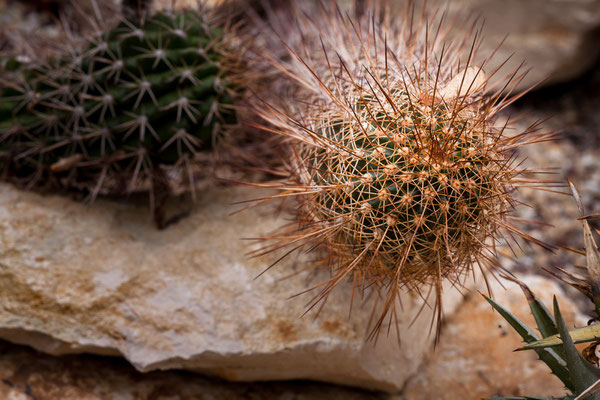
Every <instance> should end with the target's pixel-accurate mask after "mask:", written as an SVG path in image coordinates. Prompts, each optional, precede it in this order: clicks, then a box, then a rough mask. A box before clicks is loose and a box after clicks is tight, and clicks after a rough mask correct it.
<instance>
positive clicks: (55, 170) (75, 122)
mask: <svg viewBox="0 0 600 400" xmlns="http://www.w3.org/2000/svg"><path fill="white" fill-rule="evenodd" d="M233 58H234V57H233V55H232V54H231V53H230V52H228V49H227V46H226V45H225V38H224V33H223V32H222V31H221V30H219V29H215V28H211V27H210V24H209V23H208V22H207V21H206V20H204V19H203V16H202V15H201V14H200V13H198V12H195V11H181V12H174V13H171V12H160V13H157V14H155V15H154V16H152V17H150V18H148V19H147V20H145V21H144V22H143V23H141V24H137V25H136V24H132V23H131V22H129V21H123V22H121V23H120V24H119V25H118V26H116V27H115V28H113V29H111V30H110V31H108V32H106V33H103V34H100V35H98V36H96V37H95V38H93V39H92V40H91V41H90V43H89V44H88V45H87V46H86V47H85V49H84V50H83V51H77V50H73V51H72V52H71V53H69V54H66V55H65V56H64V57H63V58H61V59H60V60H53V61H52V62H51V63H50V65H43V66H40V65H33V64H19V63H18V62H16V61H14V60H11V61H9V62H8V63H7V64H8V65H7V66H6V68H5V69H6V70H12V72H10V73H5V74H4V75H5V76H4V80H3V82H2V85H1V87H0V98H1V102H0V166H1V167H2V169H3V170H4V172H5V174H6V175H7V176H12V177H16V178H17V180H21V181H26V182H29V183H35V182H38V181H41V182H47V181H49V180H50V181H52V182H53V183H55V184H57V185H59V186H62V187H79V188H85V189H87V190H89V191H90V192H91V193H92V195H96V194H98V193H107V194H121V193H127V192H131V191H134V190H138V189H140V188H142V189H146V190H147V189H148V187H149V186H152V180H153V179H155V178H156V177H157V174H156V171H157V169H165V170H167V171H184V172H183V173H181V172H179V175H181V180H182V181H184V183H183V185H184V186H190V187H192V186H193V177H192V175H193V174H192V173H186V171H185V169H186V168H188V167H189V164H191V163H192V162H193V160H194V158H195V157H196V155H197V154H198V152H200V151H202V150H206V149H208V148H210V147H211V144H212V142H213V141H214V140H215V133H216V131H218V129H219V126H222V125H223V124H227V123H232V122H234V120H235V116H234V114H233V111H232V109H231V107H229V106H228V105H230V104H231V96H232V95H234V94H235V90H234V89H232V88H231V87H230V85H229V83H228V72H229V70H228V69H229V68H234V62H233V61H232V60H233ZM159 175H161V176H164V174H163V173H161V174H159Z"/></svg>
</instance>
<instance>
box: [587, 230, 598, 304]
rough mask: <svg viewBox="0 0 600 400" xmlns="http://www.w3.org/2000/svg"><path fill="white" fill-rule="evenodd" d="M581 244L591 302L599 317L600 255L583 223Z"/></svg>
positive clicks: (589, 231)
mask: <svg viewBox="0 0 600 400" xmlns="http://www.w3.org/2000/svg"><path fill="white" fill-rule="evenodd" d="M583 242H584V244H585V254H586V259H587V270H588V273H589V275H590V285H591V287H592V297H593V298H592V301H593V302H594V306H595V307H596V314H597V315H600V253H599V252H598V246H596V242H595V240H594V237H593V236H592V231H591V230H590V225H589V224H588V222H587V221H585V220H584V221H583Z"/></svg>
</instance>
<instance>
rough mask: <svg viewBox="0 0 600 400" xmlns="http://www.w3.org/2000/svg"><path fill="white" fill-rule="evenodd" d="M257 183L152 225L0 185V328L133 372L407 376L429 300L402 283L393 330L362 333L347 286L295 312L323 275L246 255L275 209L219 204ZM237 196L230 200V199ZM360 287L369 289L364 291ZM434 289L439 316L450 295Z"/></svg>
mask: <svg viewBox="0 0 600 400" xmlns="http://www.w3.org/2000/svg"><path fill="white" fill-rule="evenodd" d="M263 195H265V193H264V192H258V191H257V190H255V189H249V188H228V189H214V190H212V191H209V192H206V193H202V194H201V196H200V198H199V199H198V201H197V202H196V204H195V206H194V209H193V211H192V213H191V215H190V216H188V217H186V218H185V219H183V220H182V221H181V222H179V223H177V224H175V225H172V226H170V227H169V228H168V229H166V230H164V231H158V230H156V229H155V228H154V227H153V225H152V223H151V218H150V216H149V212H148V209H147V206H145V205H139V204H138V205H136V204H135V202H133V201H129V202H121V203H117V202H110V201H102V200H101V201H97V202H96V203H94V204H92V205H84V204H81V203H77V202H74V201H71V200H69V199H68V198H65V197H61V196H41V195H39V194H35V193H30V192H24V191H19V190H17V189H15V188H13V187H12V186H10V185H6V184H1V185H0V338H4V339H6V340H9V341H12V342H15V343H19V344H27V345H30V346H32V347H34V348H35V349H37V350H40V351H43V352H46V353H49V354H54V355H58V354H68V353H82V352H88V353H95V354H105V355H122V356H123V357H125V358H126V359H127V360H129V361H130V362H131V363H132V364H133V365H134V366H135V367H136V368H137V369H138V370H140V371H152V370H157V369H173V368H177V369H187V370H193V371H198V372H202V373H206V374H210V375H216V376H219V377H222V378H225V379H229V380H234V381H254V380H282V379H313V380H319V381H327V382H334V383H341V384H347V385H353V386H360V387H365V388H370V389H379V390H385V391H397V390H399V389H400V388H401V387H402V385H403V384H404V382H405V381H406V380H407V378H408V377H409V376H411V375H412V374H414V373H415V372H416V371H417V369H418V367H419V365H420V363H421V361H422V359H423V357H424V355H425V353H426V352H427V350H428V349H429V347H430V345H431V342H432V340H433V337H432V336H431V335H428V332H429V323H430V319H431V316H432V310H431V309H430V308H427V307H425V308H424V309H423V312H422V315H421V316H420V318H418V319H417V320H416V322H415V323H414V324H413V325H412V326H410V323H411V321H412V320H413V317H414V316H415V314H416V312H417V311H418V310H419V309H420V308H421V305H422V302H423V301H422V299H420V298H419V297H418V296H416V295H411V294H408V293H406V294H403V295H402V303H403V307H404V311H402V312H400V313H399V314H398V317H399V320H400V321H401V323H400V326H399V329H400V335H401V337H402V342H403V345H402V346H401V347H400V348H399V347H398V344H397V341H396V336H395V334H391V335H390V336H389V337H385V336H383V337H382V338H380V340H379V342H378V343H377V345H376V346H374V345H373V344H372V343H365V341H364V337H365V331H366V328H367V325H368V320H369V317H370V314H371V305H370V304H368V302H365V301H363V303H362V304H361V302H360V301H357V302H356V303H355V304H354V307H353V311H352V315H351V316H350V317H348V311H349V299H350V296H351V285H350V283H348V284H347V285H342V286H341V287H339V288H337V290H335V291H334V293H333V295H332V296H330V298H329V301H328V302H327V304H326V306H325V307H324V308H323V310H322V311H321V314H320V315H319V317H318V318H317V319H315V318H314V314H312V315H311V314H309V315H307V316H305V317H303V318H300V316H301V315H302V313H303V312H304V310H305V304H306V302H307V301H308V300H309V299H310V297H312V296H311V295H310V294H309V295H304V296H298V297H295V298H292V299H290V297H291V296H293V295H295V294H297V293H299V292H301V291H303V290H305V289H306V288H307V287H308V286H309V285H312V284H314V283H317V282H320V281H322V280H324V279H326V278H327V276H328V272H327V271H319V273H317V274H316V276H315V277H314V279H312V280H311V279H309V278H308V276H307V275H306V274H297V275H296V276H294V277H291V278H287V279H284V278H285V277H287V276H289V275H290V274H293V273H294V272H295V271H298V270H300V269H301V268H302V267H303V265H304V264H303V262H302V261H301V260H295V259H294V258H288V259H285V260H284V261H282V262H281V263H280V264H278V265H277V266H276V267H275V268H273V269H272V270H271V271H269V272H268V273H266V274H264V275H262V276H261V277H260V278H258V279H255V277H256V276H257V275H259V274H260V272H262V271H263V270H264V269H265V268H266V267H267V266H269V265H270V264H271V263H272V262H273V261H275V260H276V259H277V257H278V256H276V255H272V256H270V257H265V258H260V259H256V258H255V259H250V258H249V257H248V256H247V252H248V251H249V250H250V249H251V248H253V247H252V246H254V245H255V243H254V242H249V241H243V240H241V238H249V237H261V236H265V235H268V234H269V232H271V231H272V230H273V229H275V228H276V227H278V226H279V225H280V224H281V223H283V221H284V219H283V218H284V216H279V217H277V216H274V215H273V214H274V213H273V209H272V208H270V206H267V207H260V208H253V209H250V210H248V211H245V212H242V213H238V214H235V215H230V214H231V212H232V211H233V210H234V209H235V207H232V206H231V204H232V203H234V202H237V201H242V200H248V199H252V198H257V197H261V196H263ZM238 208H239V207H238ZM373 297H374V296H373ZM461 299H462V295H461V294H460V293H459V292H458V291H457V290H456V289H450V288H448V290H446V292H445V298H444V301H445V303H444V304H445V311H446V314H447V315H449V314H451V313H452V311H453V310H454V309H455V308H456V306H457V305H458V304H459V303H460V301H461Z"/></svg>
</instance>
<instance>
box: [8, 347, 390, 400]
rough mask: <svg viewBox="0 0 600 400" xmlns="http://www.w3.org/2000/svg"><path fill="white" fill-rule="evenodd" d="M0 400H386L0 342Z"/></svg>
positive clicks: (323, 387)
mask: <svg viewBox="0 0 600 400" xmlns="http://www.w3.org/2000/svg"><path fill="white" fill-rule="evenodd" d="M0 354H1V355H2V357H0V399H3V400H32V399H36V400H148V399H152V400H237V399H240V400H250V399H251V400H290V399H294V400H386V398H387V396H386V395H385V394H379V393H373V392H367V391H364V390H360V389H353V388H347V387H341V386H336V385H330V384H325V383H316V382H269V383H231V382H225V381H222V380H220V379H215V378H208V377H203V376H198V375H193V374H190V373H186V372H183V371H155V372H149V373H146V374H142V373H140V372H138V371H135V370H134V369H133V368H132V367H131V366H130V365H128V364H127V363H126V362H125V361H123V360H121V359H117V358H109V357H98V356H90V355H70V356H64V357H52V356H48V355H45V354H40V353H38V352H36V351H34V350H31V349H28V348H26V347H23V346H18V345H14V344H10V343H7V342H2V341H0Z"/></svg>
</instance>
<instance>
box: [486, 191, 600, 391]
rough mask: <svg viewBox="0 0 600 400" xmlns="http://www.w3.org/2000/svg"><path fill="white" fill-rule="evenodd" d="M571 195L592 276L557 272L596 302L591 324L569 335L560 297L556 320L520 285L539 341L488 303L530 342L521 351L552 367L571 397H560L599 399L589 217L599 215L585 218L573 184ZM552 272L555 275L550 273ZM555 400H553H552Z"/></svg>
mask: <svg viewBox="0 0 600 400" xmlns="http://www.w3.org/2000/svg"><path fill="white" fill-rule="evenodd" d="M569 185H570V187H571V191H572V193H573V196H574V198H575V201H576V203H577V206H578V208H579V212H580V213H581V217H582V219H583V221H582V222H583V235H584V244H585V252H583V254H585V256H586V259H587V265H586V270H587V276H576V275H574V274H572V273H570V272H567V271H565V270H561V271H562V273H563V275H560V274H556V273H552V274H553V275H555V276H556V277H558V278H559V279H560V280H562V281H563V282H565V283H567V284H569V285H571V286H573V287H575V288H576V289H578V290H580V291H581V292H582V293H583V294H584V295H585V296H586V297H587V298H588V299H589V300H590V302H591V303H592V304H593V307H594V308H593V309H594V311H593V314H594V317H593V318H592V319H590V321H589V322H588V326H585V327H580V328H575V329H572V330H571V331H569V330H568V329H567V327H566V324H565V322H564V320H563V317H562V315H561V314H560V310H559V308H558V302H557V300H556V297H555V298H554V317H553V316H552V314H550V312H549V311H548V309H547V308H546V307H545V306H544V304H543V303H542V302H541V301H540V300H538V299H537V298H536V297H535V295H534V294H533V293H532V292H531V290H530V289H529V288H528V287H527V286H526V285H525V284H523V283H522V282H518V281H516V282H517V283H518V284H519V285H520V286H521V288H522V289H523V292H524V293H525V297H526V298H527V301H528V302H529V306H530V308H531V314H532V315H533V317H534V318H535V322H536V324H537V328H538V330H539V332H540V334H541V335H542V337H541V338H540V337H539V335H537V334H536V333H535V332H534V331H533V330H532V329H530V328H528V327H527V326H526V325H525V324H524V323H523V322H521V321H520V320H519V319H518V318H517V317H515V316H514V315H513V314H511V313H510V312H509V311H508V310H506V309H504V308H503V307H502V306H500V305H499V304H497V303H495V302H494V301H493V300H491V299H489V298H487V297H486V300H487V301H488V302H489V303H490V304H491V305H492V307H493V308H494V309H495V310H497V311H498V312H499V313H500V315H502V317H504V319H506V321H507V322H508V323H509V324H510V325H511V326H512V327H513V328H514V329H515V331H517V333H519V335H520V336H521V337H522V338H523V340H524V341H525V342H526V343H527V344H526V345H525V346H523V347H521V348H520V349H517V350H534V351H535V352H536V353H537V354H538V356H539V358H540V360H542V361H543V362H544V363H546V365H547V366H548V367H549V368H550V370H551V371H552V373H553V374H554V375H556V376H557V377H558V378H559V379H560V380H561V381H562V382H563V384H564V385H565V388H566V389H568V390H569V391H570V392H571V393H572V395H568V396H564V397H561V398H560V399H563V400H570V399H571V400H580V399H581V400H583V399H588V400H600V361H599V358H600V357H599V356H600V340H599V339H600V323H599V321H600V252H598V246H597V245H596V242H595V240H594V237H593V235H592V230H591V229H590V225H589V223H588V221H587V219H588V218H595V217H598V216H599V214H594V215H590V216H585V215H584V210H583V203H582V201H581V198H580V197H579V193H578V192H577V189H576V188H575V186H574V185H573V184H572V183H571V182H569ZM549 272H550V271H549ZM586 342H592V343H591V344H590V345H588V346H587V347H586V348H585V349H584V350H583V352H582V353H580V352H579V351H578V350H577V348H576V347H575V346H574V344H575V343H586ZM529 399H532V400H535V399H538V400H546V399H541V398H538V397H495V398H493V399H492V400H529ZM548 400H550V399H548Z"/></svg>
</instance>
